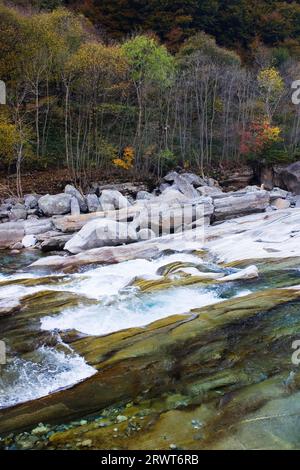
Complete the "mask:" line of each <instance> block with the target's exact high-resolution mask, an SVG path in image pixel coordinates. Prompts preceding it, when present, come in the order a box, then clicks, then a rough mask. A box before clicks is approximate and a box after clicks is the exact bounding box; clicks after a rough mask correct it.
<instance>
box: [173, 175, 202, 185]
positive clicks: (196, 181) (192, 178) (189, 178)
mask: <svg viewBox="0 0 300 470" xmlns="http://www.w3.org/2000/svg"><path fill="white" fill-rule="evenodd" d="M180 177H181V178H183V179H184V180H185V181H186V182H187V183H189V184H192V185H193V186H194V187H195V188H198V187H199V186H204V185H205V181H204V179H203V178H201V177H200V176H198V175H195V173H181V174H180ZM175 182H176V180H175Z"/></svg>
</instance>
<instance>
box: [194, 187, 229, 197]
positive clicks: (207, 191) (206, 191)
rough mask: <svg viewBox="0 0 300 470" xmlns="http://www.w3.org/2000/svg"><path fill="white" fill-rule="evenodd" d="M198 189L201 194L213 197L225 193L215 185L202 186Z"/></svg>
mask: <svg viewBox="0 0 300 470" xmlns="http://www.w3.org/2000/svg"><path fill="white" fill-rule="evenodd" d="M197 191H198V192H199V194H200V196H209V197H212V198H213V197H214V196H216V195H219V196H220V195H221V194H223V192H222V190H221V189H220V188H218V187H215V186H213V187H212V186H200V187H199V188H197Z"/></svg>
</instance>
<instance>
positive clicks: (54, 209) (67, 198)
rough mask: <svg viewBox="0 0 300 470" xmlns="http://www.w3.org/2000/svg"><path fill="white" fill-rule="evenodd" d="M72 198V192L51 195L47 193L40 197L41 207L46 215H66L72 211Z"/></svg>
mask: <svg viewBox="0 0 300 470" xmlns="http://www.w3.org/2000/svg"><path fill="white" fill-rule="evenodd" d="M71 199H72V196H71V195H70V194H66V193H61V194H55V195H54V196H51V195H50V194H47V195H46V196H42V197H41V198H40V199H39V209H40V210H41V211H42V212H43V213H44V214H45V215H46V216H50V217H51V216H52V215H64V214H69V212H70V211H71Z"/></svg>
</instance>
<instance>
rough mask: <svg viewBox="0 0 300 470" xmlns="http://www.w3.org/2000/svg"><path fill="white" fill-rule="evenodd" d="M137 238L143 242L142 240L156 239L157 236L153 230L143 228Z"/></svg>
mask: <svg viewBox="0 0 300 470" xmlns="http://www.w3.org/2000/svg"><path fill="white" fill-rule="evenodd" d="M137 236H138V240H139V241H142V240H151V238H155V237H156V234H155V232H154V231H153V230H151V229H149V228H143V229H142V230H140V231H139V232H138V234H137Z"/></svg>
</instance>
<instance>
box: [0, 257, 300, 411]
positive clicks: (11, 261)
mask: <svg viewBox="0 0 300 470" xmlns="http://www.w3.org/2000/svg"><path fill="white" fill-rule="evenodd" d="M37 256H38V254H37V252H27V253H26V252H25V253H24V254H21V255H13V256H12V255H10V256H7V255H6V256H4V257H2V259H1V273H0V281H1V280H2V281H3V280H6V281H7V280H9V281H14V282H13V283H12V284H10V285H5V286H0V307H1V305H5V303H9V302H10V301H12V299H13V300H14V301H16V300H18V299H22V298H24V297H25V296H28V295H31V294H34V293H36V292H39V291H43V290H45V289H47V290H53V291H56V292H59V291H65V292H72V293H75V294H77V295H80V296H82V298H83V299H84V298H87V299H90V300H92V301H93V302H92V304H91V305H89V306H87V305H81V306H80V305H79V306H75V307H70V308H66V309H65V310H63V311H62V312H60V313H58V314H51V312H50V313H48V314H47V315H45V316H43V317H42V318H41V319H40V329H41V330H44V331H48V332H55V333H57V332H59V331H60V332H61V331H66V330H71V329H73V330H77V331H78V332H80V333H83V334H86V335H107V334H109V333H112V332H115V331H118V330H122V329H126V328H131V327H142V326H145V325H147V324H149V323H151V322H153V321H155V320H158V319H160V318H164V317H167V316H169V315H173V314H182V313H187V312H189V311H190V310H191V309H194V308H199V307H203V306H206V305H210V304H215V303H217V302H220V301H222V300H224V299H226V298H231V297H237V296H242V295H247V294H249V293H250V292H255V291H258V290H262V289H265V288H267V287H270V286H278V285H280V286H289V285H292V284H300V271H299V269H296V268H293V269H290V270H284V271H282V272H280V273H277V275H276V276H275V275H274V272H271V273H263V274H262V275H261V276H260V278H259V279H257V280H252V281H236V282H230V283H228V284H224V285H214V284H211V285H208V286H207V287H203V285H198V286H197V285H193V286H190V287H176V288H170V289H165V290H158V291H155V292H150V293H149V292H148V293H147V292H145V293H142V292H140V291H139V290H137V289H136V288H134V287H132V286H130V287H129V284H130V283H132V281H133V280H134V279H135V278H137V277H138V278H143V279H153V280H159V279H160V278H161V276H160V275H158V274H157V272H158V270H159V268H161V267H162V266H165V265H167V264H169V263H174V262H184V263H192V264H195V265H197V264H199V263H200V262H201V263H202V268H201V269H202V270H203V261H202V260H201V259H199V257H198V256H196V255H193V254H174V255H169V256H163V257H161V258H159V259H157V260H153V261H146V260H141V259H137V260H133V261H127V262H124V263H120V264H118V265H111V266H100V267H97V268H94V269H88V270H85V271H84V272H82V273H81V274H73V275H69V276H68V279H67V282H58V281H57V282H50V281H49V283H48V284H47V283H46V284H44V285H35V286H25V285H21V282H20V281H21V280H22V279H24V278H32V279H36V278H38V277H39V274H38V273H28V272H26V266H27V265H28V264H29V263H31V262H32V261H33V260H34V259H36V258H37ZM204 268H205V266H204ZM206 268H207V269H208V270H209V269H211V266H210V265H207V266H206ZM214 268H215V270H219V271H220V268H218V267H217V266H214ZM221 270H222V269H221ZM223 271H224V274H228V273H229V272H231V271H232V270H228V269H223ZM53 279H54V281H55V276H54V277H53ZM18 280H19V281H18ZM29 321H30V320H29ZM28 326H29V325H28ZM0 339H1V336H0ZM1 372H2V373H1V377H0V407H8V406H12V405H15V404H17V403H20V402H24V401H27V400H32V399H35V398H38V397H41V396H45V395H47V394H49V393H51V392H54V391H56V390H59V389H61V388H65V387H69V386H71V385H73V384H75V383H77V382H79V381H81V380H83V379H85V378H87V377H89V376H91V375H92V374H94V373H95V370H94V369H93V368H92V367H90V366H89V365H87V364H86V363H85V361H84V359H83V358H81V357H79V356H77V355H75V354H74V353H72V351H69V350H68V349H67V348H65V350H61V351H57V350H55V349H51V348H50V347H44V346H41V347H39V348H38V349H37V350H36V351H35V353H34V354H33V355H31V356H30V357H25V358H21V357H19V356H18V355H16V354H14V351H13V350H12V351H11V350H9V354H8V363H7V364H6V365H5V366H2V371H1Z"/></svg>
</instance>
